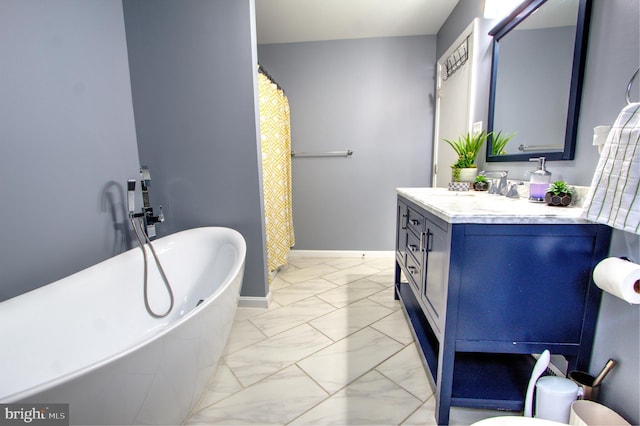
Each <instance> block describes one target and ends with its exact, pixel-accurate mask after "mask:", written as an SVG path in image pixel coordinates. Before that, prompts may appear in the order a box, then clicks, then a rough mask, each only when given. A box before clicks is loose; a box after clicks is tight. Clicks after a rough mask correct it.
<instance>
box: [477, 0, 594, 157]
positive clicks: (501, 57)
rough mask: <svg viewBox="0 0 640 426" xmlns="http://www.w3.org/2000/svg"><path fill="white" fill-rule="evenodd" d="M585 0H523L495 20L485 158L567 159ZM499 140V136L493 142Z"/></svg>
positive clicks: (572, 142) (571, 149)
mask: <svg viewBox="0 0 640 426" xmlns="http://www.w3.org/2000/svg"><path fill="white" fill-rule="evenodd" d="M590 12H591V0H526V1H524V2H523V3H522V4H521V5H520V6H519V7H518V8H517V9H516V10H514V11H513V12H512V13H511V15H509V16H508V17H507V18H505V19H504V20H502V21H501V22H500V23H499V24H498V25H496V26H495V27H494V28H493V29H492V30H491V31H490V32H489V35H492V36H493V59H492V65H491V88H490V95H489V117H488V118H489V119H488V123H487V127H488V132H494V134H497V133H498V132H501V134H502V136H509V135H514V137H513V138H512V139H511V140H510V141H509V142H508V143H507V144H506V146H505V147H504V148H500V147H499V146H498V145H499V143H498V144H496V143H495V142H496V141H495V137H492V138H490V139H489V140H488V141H487V157H486V158H487V161H490V162H493V161H528V160H529V158H532V157H540V156H544V157H546V158H547V160H572V159H573V157H574V154H575V146H576V132H577V128H578V115H579V109H580V97H581V92H582V78H583V74H584V64H585V59H586V44H587V35H588V31H589V30H588V26H589V20H590V19H589V18H590ZM497 142H499V141H497Z"/></svg>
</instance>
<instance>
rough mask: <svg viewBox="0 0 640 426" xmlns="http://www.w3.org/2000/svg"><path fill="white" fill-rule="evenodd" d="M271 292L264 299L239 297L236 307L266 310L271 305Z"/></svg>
mask: <svg viewBox="0 0 640 426" xmlns="http://www.w3.org/2000/svg"><path fill="white" fill-rule="evenodd" d="M271 298H272V296H271V291H269V292H268V293H267V295H266V296H265V297H255V296H240V300H238V307H240V308H265V309H266V308H268V307H269V304H270V303H271Z"/></svg>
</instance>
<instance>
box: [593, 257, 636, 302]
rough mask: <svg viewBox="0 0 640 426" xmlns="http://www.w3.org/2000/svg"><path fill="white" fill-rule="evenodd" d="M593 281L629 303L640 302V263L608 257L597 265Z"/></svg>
mask: <svg viewBox="0 0 640 426" xmlns="http://www.w3.org/2000/svg"><path fill="white" fill-rule="evenodd" d="M593 281H594V282H595V283H596V285H597V286H598V287H600V288H601V289H602V290H604V291H606V292H607V293H610V294H613V295H614V296H616V297H619V298H620V299H622V300H626V301H627V302H629V303H633V304H640V265H637V264H635V263H633V262H629V261H627V260H624V259H620V258H617V257H608V258H606V259H604V260H603V261H601V262H600V263H598V264H597V265H596V267H595V269H594V270H593Z"/></svg>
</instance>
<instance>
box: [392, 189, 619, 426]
mask: <svg viewBox="0 0 640 426" xmlns="http://www.w3.org/2000/svg"><path fill="white" fill-rule="evenodd" d="M411 219H416V221H414V222H411V221H410V220H411ZM541 222H543V223H539V222H538V223H535V224H517V223H506V224H502V223H499V221H495V222H494V223H466V222H462V223H455V222H454V223H450V222H447V221H445V220H443V219H441V218H440V217H437V216H436V215H434V214H433V213H431V212H429V211H427V210H426V209H424V208H422V207H421V206H420V205H418V204H416V203H414V202H413V201H411V200H409V199H408V198H405V197H403V196H402V195H399V198H398V220H397V234H396V235H397V240H396V275H395V277H396V280H395V293H396V297H398V298H399V299H400V300H401V301H402V304H403V307H404V310H405V312H406V314H407V317H408V319H409V321H410V323H411V325H412V327H413V329H414V332H415V333H414V334H415V336H416V337H417V340H418V343H419V345H420V348H421V349H422V353H423V355H424V360H425V363H426V366H427V367H428V368H427V371H428V376H429V378H430V380H431V381H432V385H433V386H434V389H435V397H436V419H437V421H438V424H441V425H442V424H448V421H449V410H450V406H452V405H453V406H461V407H473V408H489V409H500V410H514V411H519V410H522V409H523V404H524V396H525V392H526V387H527V383H528V380H529V376H530V374H531V370H532V368H533V365H534V363H535V359H534V358H533V357H532V356H531V354H536V353H541V352H542V351H543V350H544V349H549V350H550V351H551V353H552V354H560V355H563V356H564V357H565V358H566V360H567V363H568V368H569V369H570V370H571V369H580V370H586V369H588V364H589V360H590V357H591V348H592V343H593V334H594V330H595V323H596V318H597V312H598V307H599V302H600V295H601V291H600V290H599V289H598V288H597V287H596V286H595V285H594V284H593V282H592V279H591V273H592V270H593V267H594V266H595V264H596V263H597V262H598V261H600V260H601V259H603V258H605V257H606V256H607V254H608V249H609V241H610V237H611V229H610V228H609V227H607V226H603V225H598V224H593V223H586V222H585V223H560V224H558V223H546V222H545V220H543V221H541ZM550 222H553V221H550ZM416 242H417V250H416V249H415V248H414V247H412V245H415V243H416ZM403 276H404V277H407V279H406V282H405V280H403Z"/></svg>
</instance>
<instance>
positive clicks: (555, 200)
mask: <svg viewBox="0 0 640 426" xmlns="http://www.w3.org/2000/svg"><path fill="white" fill-rule="evenodd" d="M572 194H573V188H571V187H570V186H569V185H567V183H566V182H565V181H563V180H557V181H555V182H553V183H552V184H551V185H550V186H549V189H547V193H546V194H545V196H544V201H545V203H547V205H549V206H558V207H566V206H568V205H569V204H571V199H572V197H571V196H572Z"/></svg>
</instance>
